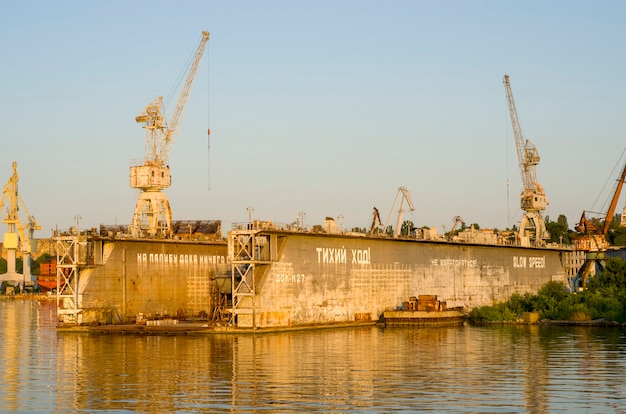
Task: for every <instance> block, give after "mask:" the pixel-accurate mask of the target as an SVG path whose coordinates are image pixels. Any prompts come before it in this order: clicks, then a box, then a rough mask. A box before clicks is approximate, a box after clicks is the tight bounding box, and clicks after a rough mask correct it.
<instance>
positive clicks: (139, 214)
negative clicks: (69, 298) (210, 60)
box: [130, 32, 209, 237]
mask: <svg viewBox="0 0 626 414" xmlns="http://www.w3.org/2000/svg"><path fill="white" fill-rule="evenodd" d="M208 40H209V32H202V39H201V40H200V44H199V45H198V48H197V51H196V53H195V56H194V59H193V62H192V64H191V66H190V69H189V73H188V74H187V78H186V81H185V83H184V85H183V87H182V90H181V93H180V96H179V98H178V102H177V103H176V107H175V108H174V112H173V113H172V116H171V118H170V120H169V122H167V119H166V116H165V109H164V107H163V97H162V96H159V97H157V98H156V99H155V100H154V101H152V102H150V103H149V104H148V105H147V106H146V107H145V109H144V111H143V112H142V113H140V114H139V115H137V116H136V117H135V121H137V123H143V124H144V126H143V128H144V129H145V130H146V147H145V158H144V160H143V163H142V164H141V165H133V166H131V167H130V186H131V188H138V189H140V190H141V191H142V192H141V194H140V195H139V199H138V200H137V205H136V207H135V213H134V215H133V220H132V223H131V226H130V231H131V234H132V235H133V237H141V236H146V235H147V236H151V237H155V236H159V237H169V236H170V235H171V231H172V230H171V229H172V210H171V208H170V203H169V200H168V199H167V196H166V195H165V193H163V191H162V190H164V189H166V188H168V187H169V186H170V185H171V183H172V178H171V175H170V167H169V165H167V159H168V156H169V153H170V151H171V150H172V146H173V144H174V141H175V138H176V135H177V134H178V130H179V126H180V124H181V121H182V119H183V114H184V109H185V105H186V104H187V100H188V99H189V94H190V92H191V87H192V85H193V81H194V78H195V76H196V72H197V71H198V67H199V66H200V60H201V59H202V55H203V53H204V49H205V47H206V44H207V42H208Z"/></svg>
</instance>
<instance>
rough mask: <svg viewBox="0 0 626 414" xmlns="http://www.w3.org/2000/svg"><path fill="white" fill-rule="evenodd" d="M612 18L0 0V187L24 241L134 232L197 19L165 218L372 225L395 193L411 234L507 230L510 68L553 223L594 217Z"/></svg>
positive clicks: (614, 145) (597, 10)
mask: <svg viewBox="0 0 626 414" xmlns="http://www.w3.org/2000/svg"><path fill="white" fill-rule="evenodd" d="M625 20H626V2H623V1H602V2H591V1H584V2H583V1H549V2H545V1H436V2H435V1H392V2H381V1H314V2H312V1H308V2H305V1H182V2H174V1H167V2H166V1H55V2H48V1H37V2H33V1H24V2H8V3H6V4H4V5H3V7H2V13H1V14H0V55H1V56H2V59H1V64H0V80H1V88H0V90H1V94H0V124H1V125H2V137H1V138H0V139H1V142H2V150H1V151H0V181H1V183H2V184H4V183H5V182H6V180H8V178H9V176H10V175H11V163H12V161H17V162H18V171H19V175H20V181H19V184H20V187H19V190H20V194H21V196H22V198H23V200H24V202H25V204H26V206H27V208H28V210H29V211H30V213H31V214H32V215H34V216H35V217H36V218H37V219H38V221H39V222H40V224H41V225H42V226H43V230H42V231H41V232H39V234H38V235H37V237H49V236H50V235H51V230H52V229H53V228H54V227H55V226H58V227H59V228H68V227H70V226H71V225H73V224H74V217H75V216H76V215H80V216H81V217H82V221H81V224H80V225H81V228H83V227H91V226H98V225H99V224H115V223H118V224H128V223H130V221H131V218H132V214H133V210H134V206H135V200H136V193H135V190H133V189H131V188H130V186H129V165H130V161H131V160H133V159H138V158H142V157H143V150H144V131H143V129H142V128H141V127H140V125H138V124H136V123H135V121H134V117H135V116H136V115H137V114H139V113H140V112H141V111H142V110H143V108H144V106H145V105H146V104H147V103H149V102H150V101H151V100H152V99H154V98H155V97H156V96H157V95H163V96H165V97H166V99H167V98H169V100H170V101H171V102H175V101H176V99H177V97H178V91H176V90H175V91H173V92H172V88H173V86H174V85H175V83H176V80H177V79H178V77H179V76H181V72H182V71H183V69H184V65H185V64H186V63H187V62H188V60H189V58H190V57H191V55H192V54H193V52H194V49H195V47H196V45H197V43H198V41H199V39H200V33H201V31H202V30H208V31H209V32H211V39H210V41H209V46H208V49H207V52H208V53H205V58H204V59H203V62H202V66H201V68H200V71H199V74H198V77H197V78H196V82H195V84H194V87H193V90H192V92H191V98H190V100H189V103H188V105H187V109H186V112H185V118H184V120H183V123H182V126H181V129H180V134H179V136H178V139H177V142H176V144H175V145H174V147H173V150H172V152H171V154H170V158H169V161H170V166H171V168H172V176H173V185H172V187H171V188H170V189H168V190H167V191H166V193H167V194H168V197H169V199H170V202H171V205H172V209H173V212H174V218H175V219H221V220H222V221H223V223H224V229H225V230H227V229H228V228H229V227H230V223H232V222H237V221H246V220H247V218H248V212H247V211H246V208H247V207H249V206H251V207H253V208H254V213H253V216H254V218H258V219H263V220H274V221H276V222H281V223H286V222H293V221H295V219H296V216H297V215H298V213H299V212H300V211H303V212H305V213H306V224H308V225H313V224H321V223H322V222H323V220H324V217H326V216H331V217H335V218H337V217H339V216H343V226H344V227H347V228H351V227H354V226H359V227H368V226H369V224H370V223H371V217H372V215H371V214H372V207H374V206H376V207H377V208H378V209H379V210H380V212H381V215H382V217H383V221H385V220H386V218H387V216H388V214H389V213H390V209H391V206H392V203H393V201H394V198H395V196H396V192H397V189H398V187H399V186H406V187H407V188H408V189H409V191H410V193H411V196H412V200H413V202H414V204H415V207H416V209H415V211H414V212H412V213H410V214H409V213H406V214H405V219H410V220H412V221H413V222H414V223H415V224H416V225H418V226H422V225H427V226H431V227H437V228H438V229H439V230H441V227H442V226H449V225H450V224H451V223H452V219H453V217H454V216H456V215H460V216H461V217H463V219H464V220H465V221H466V222H468V223H479V224H480V225H481V227H497V228H500V229H502V228H506V227H510V226H512V225H514V224H516V223H517V222H519V220H520V217H521V213H520V210H519V192H520V190H521V178H520V173H519V168H518V164H517V155H516V152H515V143H514V138H513V135H512V129H511V126H510V120H509V116H508V108H507V104H506V99H505V92H504V87H503V84H502V77H503V75H504V74H505V73H508V74H509V75H510V77H511V85H512V89H513V94H514V97H515V101H516V104H517V109H518V113H519V117H520V120H521V122H522V127H523V132H524V137H525V138H527V139H529V140H530V141H532V142H533V143H534V144H535V145H536V146H537V148H538V150H539V153H540V155H541V157H542V160H541V164H540V165H539V167H538V169H537V176H538V181H539V182H540V183H541V184H542V185H543V186H544V188H545V190H546V194H547V196H548V199H549V201H550V205H549V208H548V211H547V212H546V214H547V215H549V216H550V218H551V219H553V220H556V218H557V216H558V215H559V214H565V215H566V216H567V218H568V221H569V224H570V228H571V227H573V225H574V224H575V223H576V222H577V221H578V219H579V217H580V214H581V212H582V211H583V210H585V209H586V210H593V211H603V210H602V209H605V208H606V200H607V198H608V197H609V194H608V193H609V192H610V191H611V190H612V187H613V185H614V181H613V180H614V179H616V178H617V177H616V175H617V172H615V171H614V170H613V169H614V167H615V166H616V164H618V163H620V162H623V161H620V159H619V157H620V154H621V153H622V151H623V149H624V147H625V146H626V139H625V138H626V116H625V114H626V99H625V98H626V81H625V74H626V53H625V51H626V29H625V27H626V26H625V25H624V21H625ZM207 56H208V59H207ZM172 108H173V104H172V105H171V106H170V107H169V109H170V113H171V109H172ZM209 126H210V128H211V131H212V138H211V149H210V152H209V150H208V143H207V134H206V130H207V127H209ZM622 165H623V164H620V165H618V169H619V170H621V166H622ZM507 180H508V182H509V185H508V187H507ZM603 187H606V188H605V190H604V192H602V191H603ZM623 200H624V197H622V199H621V201H620V205H619V206H618V210H619V211H620V212H621V209H622V208H623V206H624V201H623ZM3 216H4V212H3ZM392 221H393V222H395V217H394V218H392ZM3 226H4V225H3ZM3 231H6V230H3Z"/></svg>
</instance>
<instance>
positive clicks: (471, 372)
mask: <svg viewBox="0 0 626 414" xmlns="http://www.w3.org/2000/svg"><path fill="white" fill-rule="evenodd" d="M52 305H54V303H53V304H52ZM0 317H1V320H2V330H1V332H2V336H1V339H0V351H1V352H2V355H3V356H4V359H3V362H2V364H3V372H2V377H1V380H0V402H1V403H2V404H3V407H6V408H7V409H9V410H16V411H37V410H39V411H61V410H70V411H87V412H89V411H97V410H98V411H99V410H114V411H121V410H133V411H142V412H154V411H180V410H194V411H212V412H216V411H218V412H219V411H222V412H223V411H230V412H239V411H256V410H262V409H266V410H271V411H295V410H298V411H324V412H328V411H339V412H343V411H376V412H389V411H416V410H419V411H426V410H428V411H438V412H441V411H444V412H445V411H448V412H454V411H463V412H468V411H470V412H503V411H506V412H553V411H559V410H578V411H591V412H606V411H608V412H611V411H620V410H621V409H622V406H623V404H624V402H626V375H625V374H626V332H625V330H624V329H620V328H611V329H602V328H580V327H578V328H576V327H574V328H571V327H538V326H532V327H528V326H493V327H491V326H490V327H472V326H465V327H446V328H418V329H406V328H394V329H378V328H374V327H372V328H370V327H367V328H357V329H352V328H350V329H327V330H316V331H301V332H289V333H277V334H261V335H239V336H234V335H232V336H231V335H206V336H132V335H131V336H124V335H78V334H58V335H57V334H56V332H55V328H54V320H55V319H54V314H53V307H51V306H49V305H48V304H46V303H38V302H36V301H2V302H1V306H0Z"/></svg>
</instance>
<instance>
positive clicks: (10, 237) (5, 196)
mask: <svg viewBox="0 0 626 414" xmlns="http://www.w3.org/2000/svg"><path fill="white" fill-rule="evenodd" d="M18 181H19V175H18V174H17V162H15V161H13V174H12V175H11V177H10V178H9V181H7V183H6V184H5V185H4V187H3V189H2V197H0V210H2V209H3V208H4V206H5V204H6V203H7V202H8V205H7V214H6V217H5V218H4V219H2V222H3V223H6V224H7V225H8V232H7V233H5V234H4V238H3V247H4V248H5V249H6V250H7V273H6V274H4V275H2V279H3V280H13V281H17V280H22V281H24V279H25V278H27V277H28V278H29V279H30V276H31V274H30V255H31V253H35V252H36V251H37V241H36V240H35V239H34V231H35V230H41V226H40V225H39V224H37V220H35V217H33V216H31V215H30V213H29V212H28V209H27V208H26V205H25V204H24V200H22V197H21V196H20V194H19V192H18V190H17V183H18ZM20 206H21V207H22V209H23V210H24V212H25V213H26V217H27V220H28V224H26V225H22V222H21V221H20V216H19V211H20ZM25 227H26V228H27V229H28V233H24V228H25ZM27 234H28V235H27ZM18 247H21V249H22V253H23V254H24V261H23V263H24V270H23V274H22V275H19V276H18V273H17V272H16V270H15V257H16V253H17V249H18Z"/></svg>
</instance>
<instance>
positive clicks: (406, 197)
mask: <svg viewBox="0 0 626 414" xmlns="http://www.w3.org/2000/svg"><path fill="white" fill-rule="evenodd" d="M400 197H402V200H401V201H400V208H399V209H398V218H397V220H396V227H395V228H394V229H393V237H396V238H397V237H398V236H399V235H400V231H401V230H402V216H403V214H404V203H405V202H406V203H407V205H408V207H409V211H414V210H415V207H414V206H413V202H412V201H411V194H410V193H409V190H407V189H406V187H400V188H398V192H397V193H396V198H395V200H393V206H391V211H389V217H387V222H386V223H385V227H384V230H385V231H387V229H388V228H389V222H390V221H391V216H392V215H393V210H394V208H396V204H397V203H398V198H400Z"/></svg>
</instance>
